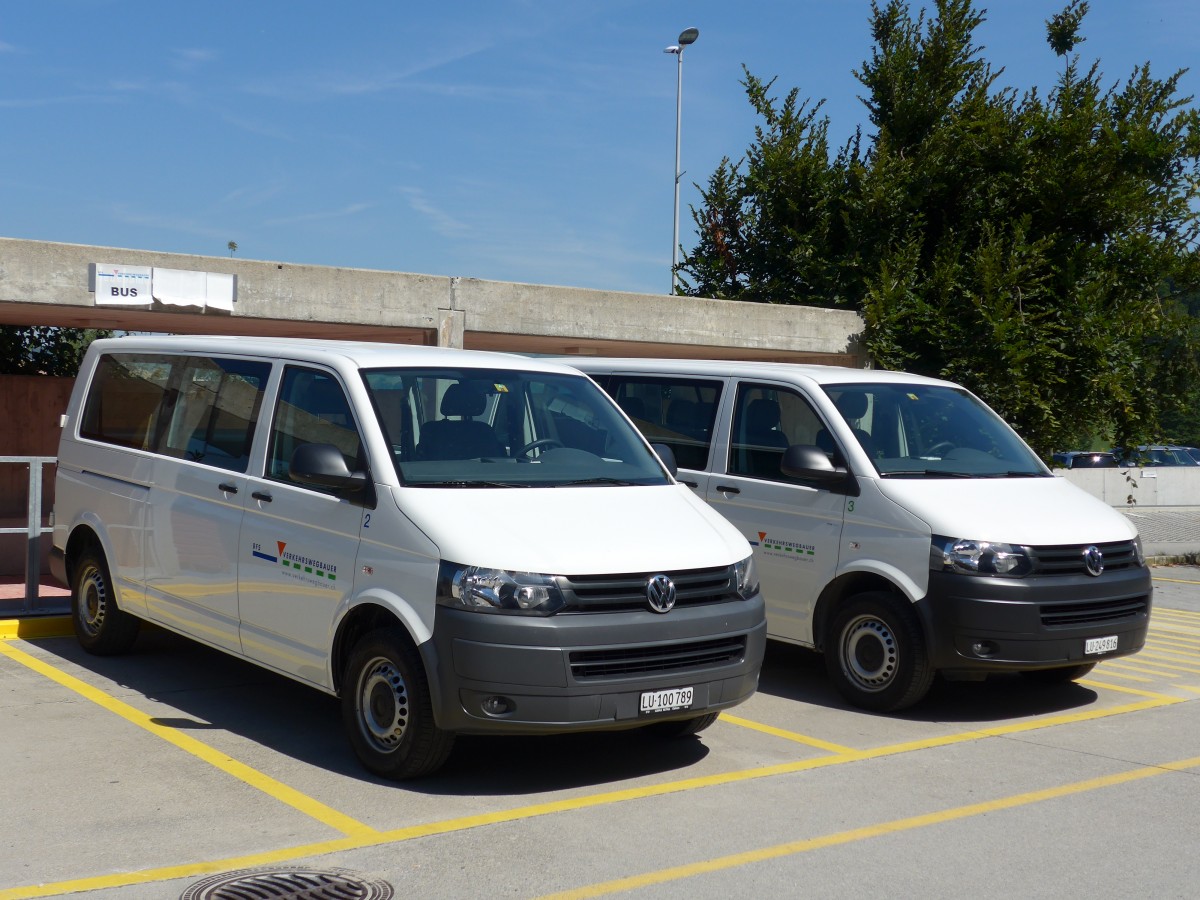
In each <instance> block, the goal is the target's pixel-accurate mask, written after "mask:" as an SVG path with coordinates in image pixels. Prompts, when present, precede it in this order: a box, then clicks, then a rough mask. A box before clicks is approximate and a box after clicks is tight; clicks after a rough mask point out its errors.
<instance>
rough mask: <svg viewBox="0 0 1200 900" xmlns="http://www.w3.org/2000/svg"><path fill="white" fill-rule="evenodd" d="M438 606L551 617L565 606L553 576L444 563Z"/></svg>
mask: <svg viewBox="0 0 1200 900" xmlns="http://www.w3.org/2000/svg"><path fill="white" fill-rule="evenodd" d="M437 600H438V603H440V604H442V605H443V606H453V607H456V608H458V609H467V610H471V611H473V612H490V613H511V614H515V615H529V616H549V615H553V614H554V613H556V612H558V611H559V610H560V609H562V608H563V606H564V600H563V596H562V591H560V590H559V588H558V585H557V584H556V583H555V581H554V577H553V576H551V575H541V574H538V573H536V572H513V571H508V570H506V569H488V568H484V567H482V566H463V565H459V564H457V563H450V562H443V563H442V565H441V571H440V573H439V576H438V597H437Z"/></svg>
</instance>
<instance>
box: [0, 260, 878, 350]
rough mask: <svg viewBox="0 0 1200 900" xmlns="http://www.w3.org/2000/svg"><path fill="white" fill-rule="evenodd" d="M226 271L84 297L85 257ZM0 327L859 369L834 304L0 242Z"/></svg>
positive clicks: (846, 320)
mask: <svg viewBox="0 0 1200 900" xmlns="http://www.w3.org/2000/svg"><path fill="white" fill-rule="evenodd" d="M89 263H113V264H119V265H128V266H159V267H164V268H172V269H189V270H195V271H204V272H222V273H229V274H233V275H236V276H237V285H238V287H237V302H236V303H235V305H234V310H233V314H232V315H230V314H226V313H217V312H213V311H211V310H209V311H199V310H197V311H196V312H188V311H186V310H183V309H181V308H178V307H172V308H153V309H138V308H133V307H105V306H100V307H98V306H96V305H95V298H94V296H93V295H92V294H91V293H89V292H88V264H89ZM0 322H2V323H5V324H15V325H31V324H42V325H66V326H71V327H97V328H113V329H119V330H127V331H171V332H176V333H191V334H202V333H222V334H256V335H263V334H274V335H283V336H297V337H299V336H319V337H339V338H356V339H360V340H381V341H394V342H398V343H424V344H435V343H440V344H443V345H445V346H460V347H469V348H478V349H497V350H509V351H518V352H520V351H524V352H541V353H587V354H605V355H624V356H673V357H707V358H719V359H773V360H788V361H804V362H825V363H835V364H841V365H851V366H861V365H863V364H865V356H864V354H863V352H862V350H861V347H860V344H859V335H860V334H861V332H862V324H863V323H862V319H861V318H860V317H859V315H858V314H857V313H854V312H851V311H847V310H827V309H814V308H810V307H797V306H778V305H772V304H761V303H738V302H732V301H727V300H706V299H697V298H684V297H670V296H667V295H662V294H632V293H625V292H612V291H595V290H585V289H582V288H566V287H554V286H549V285H535V284H517V283H509V282H497V281H483V280H480V279H474V278H448V277H442V276H436V275H417V274H410V273H404V272H386V271H378V270H372V269H346V268H336V267H330V266H312V265H295V264H292V263H283V262H271V261H262V260H248V259H239V258H236V257H224V256H191V255H183V254H176V253H159V252H155V251H150V250H135V249H122V248H114V247H93V246H88V245H81V244H59V243H49V242H43V241H25V240H17V239H12V238H0Z"/></svg>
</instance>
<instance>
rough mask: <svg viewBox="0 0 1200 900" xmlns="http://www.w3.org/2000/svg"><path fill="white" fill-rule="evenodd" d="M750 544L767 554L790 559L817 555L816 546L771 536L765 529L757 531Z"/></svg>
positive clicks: (808, 557) (806, 558) (809, 557)
mask: <svg viewBox="0 0 1200 900" xmlns="http://www.w3.org/2000/svg"><path fill="white" fill-rule="evenodd" d="M750 546H752V547H756V548H757V549H758V550H759V551H760V552H761V553H763V554H765V555H767V556H781V557H785V558H786V557H790V558H792V559H805V560H808V559H812V558H813V557H815V556H816V555H817V548H816V547H814V546H813V545H812V544H799V543H797V542H796V541H785V540H783V539H781V538H775V537H771V535H770V534H769V533H768V532H766V531H760V532H758V540H757V541H753V540H752V541H751V542H750Z"/></svg>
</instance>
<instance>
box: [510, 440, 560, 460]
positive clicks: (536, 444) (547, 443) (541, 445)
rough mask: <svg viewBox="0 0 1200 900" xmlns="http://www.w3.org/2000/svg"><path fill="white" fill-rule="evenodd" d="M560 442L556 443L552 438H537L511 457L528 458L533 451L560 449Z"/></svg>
mask: <svg viewBox="0 0 1200 900" xmlns="http://www.w3.org/2000/svg"><path fill="white" fill-rule="evenodd" d="M561 446H562V441H556V440H554V438H538V439H537V440H536V441H530V442H529V443H528V444H526V445H525V446H524V447H522V448H521V449H519V450H517V451H515V452H514V453H513V456H528V455H529V454H530V452H532V451H533V450H549V449H550V448H551V447H561Z"/></svg>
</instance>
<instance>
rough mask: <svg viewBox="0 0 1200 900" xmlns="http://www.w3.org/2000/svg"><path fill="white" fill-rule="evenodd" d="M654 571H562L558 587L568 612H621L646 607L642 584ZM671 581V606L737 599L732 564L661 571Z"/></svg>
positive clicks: (644, 586) (699, 604) (644, 587)
mask: <svg viewBox="0 0 1200 900" xmlns="http://www.w3.org/2000/svg"><path fill="white" fill-rule="evenodd" d="M657 574H659V573H658V572H636V573H626V574H621V575H563V576H559V578H558V584H559V588H560V589H561V590H562V592H563V599H564V600H565V601H566V610H564V611H571V612H589V613H592V612H623V611H627V610H635V609H646V608H647V603H648V601H647V600H646V585H647V584H648V583H649V581H650V579H651V578H653V577H654V576H655V575H657ZM662 574H664V575H666V576H667V577H669V578H670V579H671V581H673V582H674V583H675V591H676V598H675V606H676V607H677V608H678V607H685V606H701V605H704V604H706V603H722V602H725V601H729V600H736V599H738V594H737V580H736V579H737V576H736V575H735V573H734V569H733V566H718V567H717V568H715V569H686V570H683V571H678V572H664V573H662Z"/></svg>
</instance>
